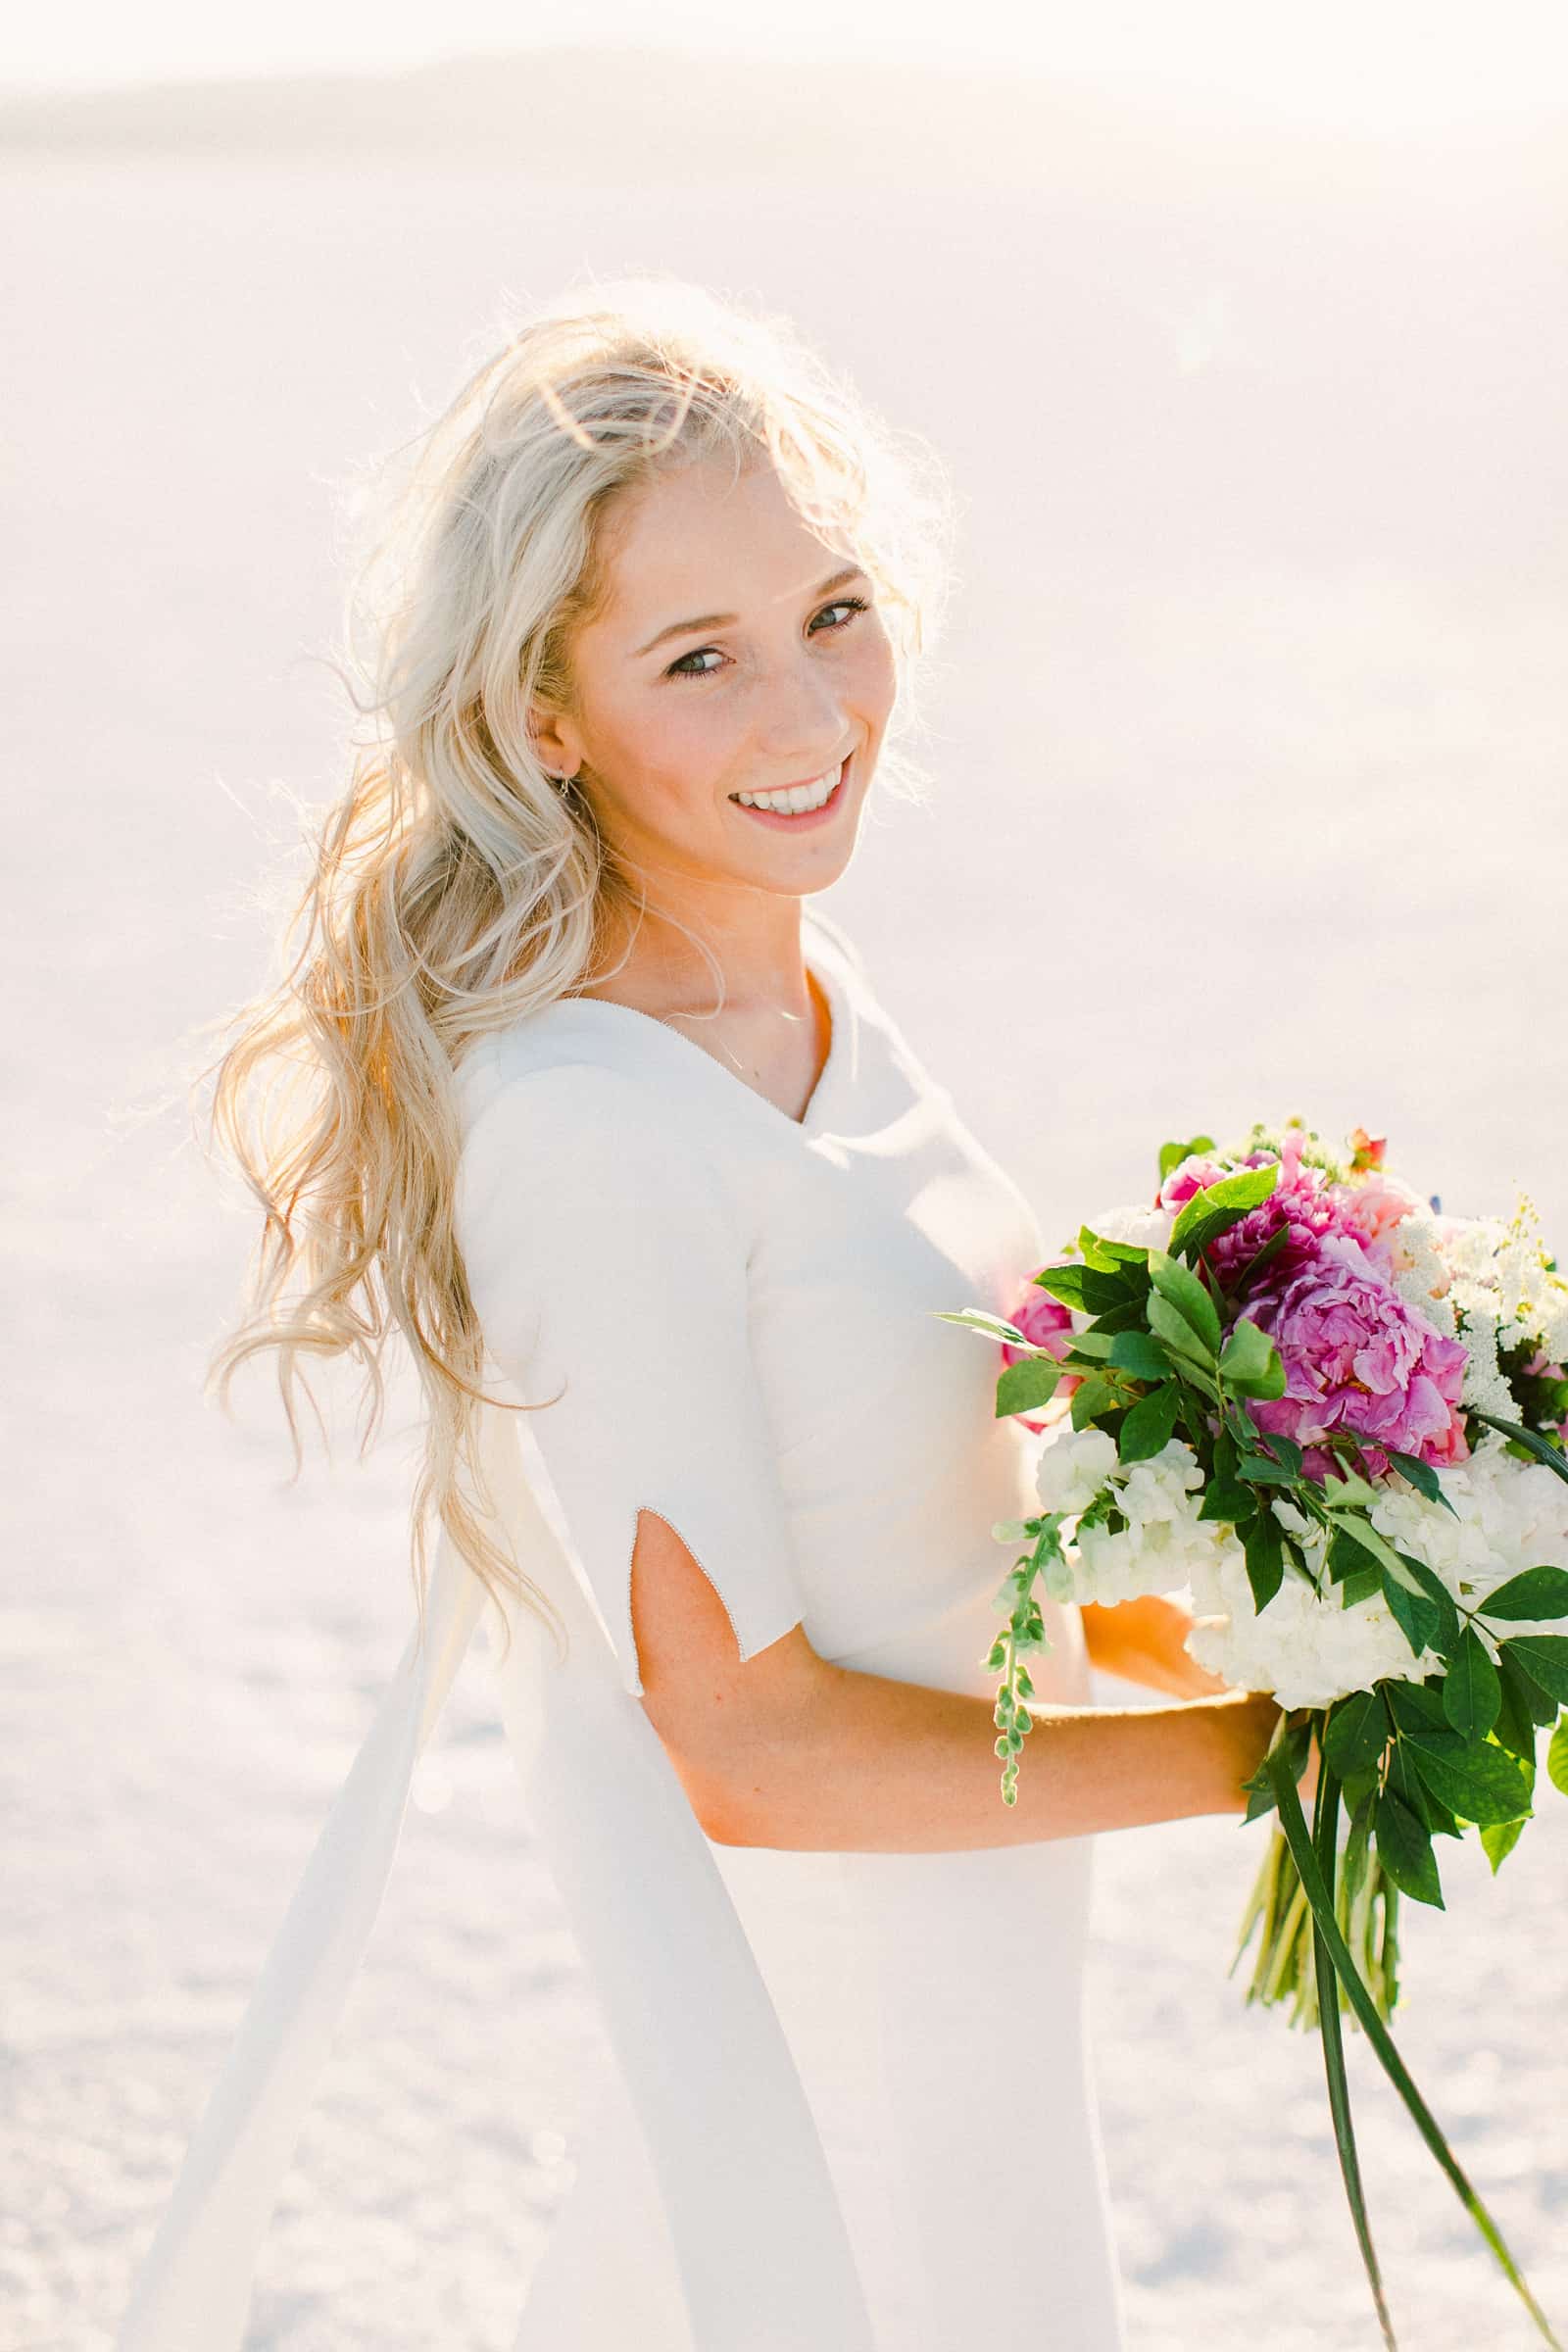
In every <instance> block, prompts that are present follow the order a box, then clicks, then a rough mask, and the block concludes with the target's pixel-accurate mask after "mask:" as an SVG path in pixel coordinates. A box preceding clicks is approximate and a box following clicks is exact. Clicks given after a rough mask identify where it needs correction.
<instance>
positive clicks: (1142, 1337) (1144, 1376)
mask: <svg viewBox="0 0 1568 2352" xmlns="http://www.w3.org/2000/svg"><path fill="white" fill-rule="evenodd" d="M1086 1336H1087V1335H1086ZM1110 1360H1111V1362H1112V1363H1113V1364H1114V1365H1115V1367H1116V1369H1117V1371H1118V1372H1130V1373H1131V1374H1132V1376H1133V1378H1134V1380H1163V1379H1164V1378H1165V1375H1166V1374H1167V1373H1168V1372H1169V1370H1170V1357H1169V1356H1168V1355H1167V1354H1166V1352H1165V1350H1164V1348H1162V1347H1161V1346H1160V1344H1159V1342H1158V1341H1157V1340H1153V1339H1151V1338H1150V1336H1149V1334H1148V1332H1147V1331H1118V1332H1116V1333H1115V1334H1114V1335H1113V1336H1112V1339H1111V1343H1110Z"/></svg>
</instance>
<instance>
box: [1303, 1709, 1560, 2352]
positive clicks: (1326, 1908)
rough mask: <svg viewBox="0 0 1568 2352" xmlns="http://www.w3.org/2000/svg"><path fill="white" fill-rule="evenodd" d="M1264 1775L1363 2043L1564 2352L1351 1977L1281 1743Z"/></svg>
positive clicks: (1500, 2262) (1506, 2273)
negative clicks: (1364, 2040)
mask: <svg viewBox="0 0 1568 2352" xmlns="http://www.w3.org/2000/svg"><path fill="white" fill-rule="evenodd" d="M1267 1771H1268V1776H1269V1779H1270V1781H1271V1782H1272V1784H1273V1788H1274V1796H1275V1802H1276V1803H1277V1804H1278V1806H1279V1816H1280V1827H1281V1829H1282V1830H1283V1831H1284V1832H1285V1838H1286V1842H1287V1844H1288V1845H1289V1846H1290V1849H1291V1858H1292V1860H1293V1861H1294V1862H1295V1864H1296V1868H1297V1872H1298V1874H1299V1878H1300V1881H1301V1884H1302V1886H1303V1887H1305V1888H1306V1899H1307V1901H1308V1902H1309V1903H1310V1904H1311V1906H1312V1918H1313V1921H1314V1923H1315V1925H1316V1928H1317V1930H1318V1933H1319V1935H1320V1936H1322V1939H1323V1941H1324V1943H1325V1944H1326V1945H1327V1946H1328V1952H1329V1957H1330V1959H1331V1960H1332V1961H1333V1963H1334V1967H1335V1970H1336V1972H1337V1973H1338V1975H1339V1979H1340V1982H1341V1984H1342V1985H1344V1986H1345V1989H1346V1992H1347V1993H1348V1996H1349V2001H1350V2006H1351V2007H1352V2008H1353V2009H1354V2011H1355V2014H1356V2016H1357V2017H1358V2018H1359V2019H1360V2021H1361V2024H1362V2027H1363V2028H1364V2030H1365V2033H1366V2037H1367V2040H1368V2041H1369V2042H1370V2043H1371V2045H1372V2047H1373V2049H1374V2050H1375V2051H1376V2053H1377V2058H1378V2063H1379V2065H1380V2066H1381V2067H1382V2069H1383V2071H1384V2073H1385V2074H1386V2075H1387V2076H1388V2078H1389V2081H1390V2082H1392V2083H1393V2084H1394V2087H1395V2089H1396V2090H1397V2092H1398V2094H1399V2096H1400V2098H1401V2099H1402V2100H1403V2101H1404V2103H1405V2106H1406V2107H1407V2108H1408V2109H1409V2112H1410V2116H1411V2119H1412V2120H1413V2122H1414V2124H1415V2127H1416V2129H1417V2131H1419V2132H1420V2134H1421V2136H1422V2138H1423V2139H1424V2140H1425V2141H1426V2143H1427V2146H1428V2147H1429V2148H1430V2149H1431V2151H1432V2153H1433V2155H1434V2156H1435V2157H1436V2158H1437V2161H1438V2163H1439V2164H1440V2165H1441V2166H1442V2168H1443V2170H1444V2171H1445V2172H1446V2174H1447V2176H1448V2179H1449V2180H1450V2181H1451V2182H1452V2184H1453V2188H1454V2193H1455V2194H1456V2195H1457V2197H1458V2199H1459V2202H1460V2203H1461V2205H1463V2207H1464V2209H1465V2211H1466V2212H1467V2213H1468V2214H1469V2216H1470V2219H1471V2220H1472V2221H1473V2222H1474V2223H1475V2226H1476V2228H1477V2229H1479V2230H1480V2232H1481V2234H1482V2236H1483V2237H1484V2238H1485V2239H1486V2241H1487V2244H1488V2245H1489V2246H1490V2247H1491V2248H1492V2251H1493V2253H1494V2255H1495V2257H1496V2261H1497V2266H1498V2268H1499V2269H1500V2270H1501V2272H1502V2275H1503V2277H1504V2278H1506V2279H1507V2281H1508V2283H1509V2285H1510V2286H1511V2287H1512V2288H1513V2290H1514V2292H1515V2294H1516V2295H1517V2296H1518V2297H1519V2300H1520V2302H1521V2303H1522V2304H1523V2305H1524V2307H1525V2309H1526V2311H1528V2312H1529V2314H1530V2317H1531V2318H1532V2319H1533V2320H1534V2322H1535V2324H1536V2327H1537V2328H1538V2329H1539V2330H1540V2333H1541V2336H1542V2339H1543V2341H1544V2342H1545V2343H1547V2344H1549V2345H1550V2346H1551V2352H1563V2346H1562V2344H1561V2343H1560V2341H1559V2340H1558V2338H1557V2337H1556V2336H1555V2335H1554V2334H1553V2333H1552V2330H1551V2324H1550V2322H1549V2321H1548V2320H1547V2318H1546V2315H1545V2313H1544V2311H1543V2310H1542V2308H1541V2306H1540V2304H1539V2303H1538V2302H1537V2301H1536V2298H1535V2296H1534V2295H1533V2294H1532V2293H1531V2291H1530V2289H1529V2287H1528V2286H1527V2285H1526V2284H1525V2280H1524V2278H1523V2275H1522V2274H1521V2272H1520V2269H1519V2266H1518V2264H1517V2263H1516V2262H1515V2261H1514V2258H1513V2256H1512V2255H1511V2254H1510V2253H1509V2251H1508V2248H1507V2246H1506V2244H1505V2243H1504V2241H1503V2235H1502V2231H1501V2230H1500V2229H1498V2228H1497V2225H1496V2223H1495V2221H1494V2220H1493V2218H1492V2216H1491V2214H1490V2213H1489V2212H1488V2210H1487V2208H1486V2206H1485V2205H1484V2204H1483V2203H1482V2201H1481V2199H1480V2197H1478V2196H1477V2194H1476V2192H1475V2190H1474V2189H1473V2188H1472V2187H1471V2185H1470V2182H1469V2180H1468V2179H1467V2178H1466V2176H1465V2174H1464V2172H1463V2170H1462V2168H1461V2167H1460V2165H1459V2162H1458V2160H1457V2158H1456V2157H1455V2155H1454V2153H1453V2150H1452V2149H1451V2148H1450V2147H1449V2145H1448V2143H1447V2141H1446V2139H1445V2137H1444V2136H1443V2132H1442V2130H1441V2128H1440V2126H1439V2124H1438V2121H1437V2118H1436V2117H1435V2116H1434V2115H1433V2113H1432V2110H1431V2109H1430V2107H1428V2105H1427V2103H1426V2101H1425V2099H1423V2097H1422V2096H1421V2093H1420V2092H1419V2091H1418V2090H1417V2088H1416V2086H1415V2084H1414V2082H1412V2081H1411V2079H1410V2074H1409V2071H1408V2069H1407V2068H1406V2066H1405V2063H1404V2060H1403V2059H1402V2058H1401V2057H1400V2055H1399V2053H1398V2051H1397V2049H1396V2047H1395V2044H1394V2036H1393V2034H1390V2032H1389V2030H1388V2028H1387V2027H1386V2026H1385V2024H1384V2023H1383V2020H1382V2018H1381V2017H1379V2015H1378V2011H1377V2003H1376V2002H1375V2001H1374V2000H1373V1998H1372V1995H1371V1994H1370V1993H1369V1992H1368V1991H1367V1988H1366V1986H1365V1985H1363V1984H1362V1982H1361V1979H1360V1977H1359V1975H1358V1974H1357V1972H1356V1967H1355V1963H1354V1961H1353V1960H1352V1959H1351V1958H1350V1954H1349V1950H1348V1947H1347V1944H1346V1941H1345V1938H1344V1936H1342V1935H1341V1934H1340V1926H1339V1922H1338V1920H1337V1919H1336V1918H1335V1916H1334V1905H1333V1904H1332V1902H1330V1901H1329V1899H1328V1896H1327V1893H1326V1891H1325V1888H1324V1886H1323V1874H1322V1872H1321V1871H1320V1870H1319V1869H1318V1866H1317V1856H1316V1854H1315V1853H1314V1852H1313V1851H1312V1840H1311V1838H1310V1837H1309V1836H1308V1834H1307V1827H1306V1823H1305V1821H1304V1820H1303V1818H1302V1815H1301V1802H1300V1798H1299V1796H1298V1795H1297V1793H1296V1780H1295V1776H1294V1775H1293V1773H1292V1771H1291V1765H1290V1758H1289V1756H1288V1754H1287V1752H1286V1750H1285V1747H1284V1745H1283V1744H1281V1745H1280V1746H1279V1747H1276V1748H1274V1749H1273V1750H1271V1752H1270V1754H1269V1756H1268V1758H1267ZM1331 1997H1332V1996H1331ZM1318 2006H1319V2008H1320V2009H1321V2010H1323V2011H1325V2012H1326V2011H1327V2009H1328V2006H1329V2003H1328V2001H1326V2000H1324V1999H1322V1997H1321V1994H1320V1997H1319V2003H1318Z"/></svg>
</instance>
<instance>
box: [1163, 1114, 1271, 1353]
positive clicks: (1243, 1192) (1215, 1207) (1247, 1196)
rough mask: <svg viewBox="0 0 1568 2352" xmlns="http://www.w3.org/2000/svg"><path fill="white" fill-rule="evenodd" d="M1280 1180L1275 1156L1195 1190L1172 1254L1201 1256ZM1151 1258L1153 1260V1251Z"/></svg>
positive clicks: (1176, 1231) (1178, 1222) (1173, 1234)
mask: <svg viewBox="0 0 1568 2352" xmlns="http://www.w3.org/2000/svg"><path fill="white" fill-rule="evenodd" d="M1279 1180H1280V1163H1279V1161H1278V1160H1277V1159H1271V1160H1268V1161H1266V1162H1265V1163H1264V1165H1263V1166H1262V1167H1260V1168H1243V1169H1241V1170H1240V1172H1239V1173H1238V1174H1237V1175H1235V1176H1222V1177H1221V1178H1220V1180H1219V1182H1218V1184H1211V1185H1209V1186H1208V1188H1207V1190H1206V1191H1204V1192H1201V1193H1194V1195H1193V1197H1192V1199H1191V1200H1190V1201H1187V1202H1186V1203H1185V1204H1184V1206H1183V1208H1182V1212H1181V1215H1180V1216H1179V1217H1178V1218H1177V1220H1176V1223H1175V1225H1174V1226H1173V1227H1172V1229H1171V1237H1170V1249H1171V1254H1172V1255H1173V1256H1175V1255H1177V1254H1180V1255H1182V1256H1185V1257H1189V1258H1195V1257H1197V1256H1198V1255H1199V1253H1200V1251H1201V1250H1206V1249H1207V1248H1208V1245H1209V1243H1210V1242H1212V1241H1217V1240H1218V1238H1219V1236H1220V1235H1221V1234H1222V1233H1228V1232H1229V1231H1230V1229H1231V1227H1232V1226H1233V1225H1239V1224H1240V1223H1241V1221H1242V1219H1243V1217H1245V1216H1246V1215H1247V1213H1248V1211H1249V1209H1253V1208H1256V1207H1257V1206H1258V1204H1259V1202H1261V1201H1266V1200H1267V1199H1268V1197H1269V1195H1270V1193H1271V1192H1273V1190H1274V1188H1275V1186H1276V1185H1277V1184H1278V1183H1279ZM1150 1257H1151V1263H1152V1258H1153V1253H1152V1251H1151V1253H1150ZM1217 1345H1218V1343H1217V1342H1216V1346H1217Z"/></svg>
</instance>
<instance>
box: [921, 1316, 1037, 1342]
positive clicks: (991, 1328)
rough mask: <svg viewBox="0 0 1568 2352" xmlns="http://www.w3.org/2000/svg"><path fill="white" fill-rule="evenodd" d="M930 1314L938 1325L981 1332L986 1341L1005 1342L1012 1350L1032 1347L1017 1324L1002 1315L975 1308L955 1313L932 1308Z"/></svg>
mask: <svg viewBox="0 0 1568 2352" xmlns="http://www.w3.org/2000/svg"><path fill="white" fill-rule="evenodd" d="M931 1312H932V1313H933V1314H934V1315H935V1317H936V1319H937V1321H938V1322H939V1323H962V1324H964V1325H965V1326H966V1327H967V1328H968V1329H969V1330H970V1331H979V1332H983V1333H984V1334H985V1336H986V1338H987V1339H988V1340H1005V1341H1006V1342H1007V1343H1008V1345H1009V1347H1013V1348H1032V1347H1033V1346H1034V1342H1033V1341H1032V1340H1028V1339H1025V1337H1024V1335H1023V1333H1022V1332H1021V1331H1020V1330H1019V1329H1018V1326H1017V1324H1016V1323H1009V1322H1008V1321H1007V1319H1006V1317H1005V1315H987V1314H983V1313H982V1312H981V1310H980V1308H979V1307H977V1306H965V1307H961V1308H959V1309H957V1310H956V1311H954V1310H951V1309H949V1308H947V1307H944V1306H934V1307H933V1308H932V1309H931Z"/></svg>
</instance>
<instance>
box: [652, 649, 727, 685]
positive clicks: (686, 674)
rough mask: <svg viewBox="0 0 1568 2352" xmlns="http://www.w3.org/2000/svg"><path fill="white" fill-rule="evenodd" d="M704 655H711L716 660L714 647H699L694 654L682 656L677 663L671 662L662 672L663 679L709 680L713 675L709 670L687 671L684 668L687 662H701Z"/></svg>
mask: <svg viewBox="0 0 1568 2352" xmlns="http://www.w3.org/2000/svg"><path fill="white" fill-rule="evenodd" d="M706 654H712V655H713V656H714V659H715V660H716V659H717V653H716V649H715V648H714V647H712V646H711V645H700V646H699V647H698V648H697V651H696V652H695V653H694V654H682V656H681V658H680V660H679V661H678V662H671V663H670V665H669V667H668V668H667V669H666V670H665V672H664V675H665V677H666V678H711V676H712V674H713V673H712V671H711V669H687V668H686V667H685V664H686V663H687V662H701V661H702V659H703V658H704V656H705V655H706Z"/></svg>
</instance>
